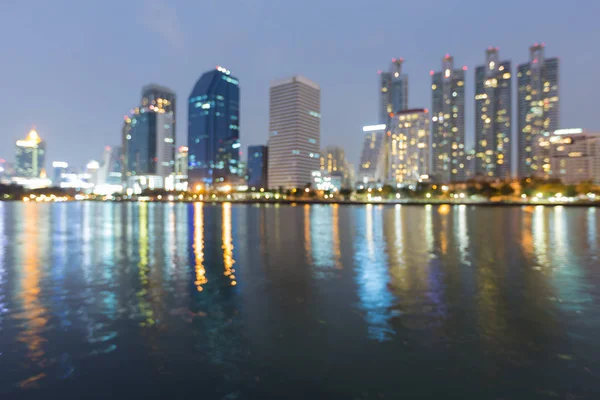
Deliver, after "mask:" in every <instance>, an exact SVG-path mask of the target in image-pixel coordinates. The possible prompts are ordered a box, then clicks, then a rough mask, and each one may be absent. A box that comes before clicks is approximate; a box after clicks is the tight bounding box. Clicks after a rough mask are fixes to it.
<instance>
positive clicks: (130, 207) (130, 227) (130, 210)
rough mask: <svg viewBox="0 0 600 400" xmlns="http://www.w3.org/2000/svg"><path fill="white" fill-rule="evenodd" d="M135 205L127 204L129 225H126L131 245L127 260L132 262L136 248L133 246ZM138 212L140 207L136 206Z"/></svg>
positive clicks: (128, 249)
mask: <svg viewBox="0 0 600 400" xmlns="http://www.w3.org/2000/svg"><path fill="white" fill-rule="evenodd" d="M133 207H134V203H133V202H128V203H127V224H126V229H127V233H126V234H127V241H128V242H129V243H130V245H129V246H127V258H128V259H129V260H131V259H132V258H133V251H134V246H133V229H134V224H133V214H134V208H133ZM136 207H137V210H138V211H139V207H138V206H137V205H136Z"/></svg>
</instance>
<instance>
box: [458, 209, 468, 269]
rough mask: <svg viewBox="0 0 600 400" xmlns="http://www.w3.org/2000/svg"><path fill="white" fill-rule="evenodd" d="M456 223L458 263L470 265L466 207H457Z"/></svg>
mask: <svg viewBox="0 0 600 400" xmlns="http://www.w3.org/2000/svg"><path fill="white" fill-rule="evenodd" d="M457 217H458V223H457V224H456V228H455V234H456V236H457V237H458V249H459V253H460V262H461V263H462V264H464V265H471V262H470V261H469V232H468V228H467V206H466V205H464V204H461V205H459V206H458V216H457Z"/></svg>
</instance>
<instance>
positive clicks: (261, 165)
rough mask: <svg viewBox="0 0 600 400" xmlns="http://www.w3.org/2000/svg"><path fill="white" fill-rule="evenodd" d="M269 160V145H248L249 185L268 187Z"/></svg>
mask: <svg viewBox="0 0 600 400" xmlns="http://www.w3.org/2000/svg"><path fill="white" fill-rule="evenodd" d="M268 160H269V150H268V147H267V146H263V145H255V146H248V186H250V187H251V188H252V187H254V188H258V189H260V188H266V187H267V181H268V180H267V164H268Z"/></svg>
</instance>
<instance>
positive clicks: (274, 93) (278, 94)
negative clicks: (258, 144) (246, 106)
mask: <svg viewBox="0 0 600 400" xmlns="http://www.w3.org/2000/svg"><path fill="white" fill-rule="evenodd" d="M269 97H270V100H269V141H268V147H269V160H268V172H267V176H268V184H269V188H270V189H278V188H284V189H291V188H302V187H305V186H306V185H307V184H310V183H311V181H312V172H313V171H316V170H318V169H319V149H320V144H321V143H320V141H321V89H320V88H319V85H317V84H316V83H314V82H312V81H311V80H309V79H307V78H305V77H302V76H294V77H292V78H288V79H283V80H278V81H275V82H272V83H271V87H270V90H269Z"/></svg>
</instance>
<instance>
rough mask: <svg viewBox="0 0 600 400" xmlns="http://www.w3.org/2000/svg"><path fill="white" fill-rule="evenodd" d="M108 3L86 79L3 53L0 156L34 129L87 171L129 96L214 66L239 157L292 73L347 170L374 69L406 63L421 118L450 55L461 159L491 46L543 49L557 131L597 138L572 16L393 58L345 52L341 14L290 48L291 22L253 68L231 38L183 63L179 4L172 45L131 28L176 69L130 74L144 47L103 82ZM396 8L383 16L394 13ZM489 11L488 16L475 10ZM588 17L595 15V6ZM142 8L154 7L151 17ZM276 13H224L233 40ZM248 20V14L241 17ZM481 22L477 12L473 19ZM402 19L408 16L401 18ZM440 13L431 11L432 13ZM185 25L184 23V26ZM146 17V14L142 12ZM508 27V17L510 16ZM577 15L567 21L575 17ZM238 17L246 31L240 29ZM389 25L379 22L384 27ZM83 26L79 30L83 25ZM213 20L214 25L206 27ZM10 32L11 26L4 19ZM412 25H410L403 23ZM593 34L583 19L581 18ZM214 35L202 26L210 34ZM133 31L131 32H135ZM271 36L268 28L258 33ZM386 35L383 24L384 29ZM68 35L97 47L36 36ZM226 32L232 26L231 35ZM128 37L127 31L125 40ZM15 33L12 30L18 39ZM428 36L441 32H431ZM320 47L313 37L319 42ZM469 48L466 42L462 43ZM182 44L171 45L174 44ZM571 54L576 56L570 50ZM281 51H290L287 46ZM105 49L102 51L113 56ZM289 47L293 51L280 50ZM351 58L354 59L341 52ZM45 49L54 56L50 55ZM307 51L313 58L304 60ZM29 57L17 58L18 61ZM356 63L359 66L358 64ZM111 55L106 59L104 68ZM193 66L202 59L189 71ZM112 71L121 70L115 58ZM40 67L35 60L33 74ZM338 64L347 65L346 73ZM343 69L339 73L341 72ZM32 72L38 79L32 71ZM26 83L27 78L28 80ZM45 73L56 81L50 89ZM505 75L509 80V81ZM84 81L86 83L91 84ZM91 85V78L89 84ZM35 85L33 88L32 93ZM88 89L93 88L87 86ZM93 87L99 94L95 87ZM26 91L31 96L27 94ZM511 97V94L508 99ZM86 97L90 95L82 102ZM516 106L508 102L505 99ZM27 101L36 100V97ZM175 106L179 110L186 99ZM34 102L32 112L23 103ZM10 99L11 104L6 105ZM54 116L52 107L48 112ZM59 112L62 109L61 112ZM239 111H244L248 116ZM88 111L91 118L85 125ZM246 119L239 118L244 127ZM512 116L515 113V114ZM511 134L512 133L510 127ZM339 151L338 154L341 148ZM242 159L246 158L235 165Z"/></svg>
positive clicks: (373, 110) (27, 45)
mask: <svg viewBox="0 0 600 400" xmlns="http://www.w3.org/2000/svg"><path fill="white" fill-rule="evenodd" d="M111 4H112V5H113V6H114V4H115V3H111V2H110V1H109V2H108V3H107V4H105V5H102V6H100V7H98V8H99V10H97V11H98V15H97V16H98V18H99V20H100V21H103V20H104V21H108V20H110V21H111V22H114V24H115V26H116V27H117V28H118V29H116V32H115V33H114V34H113V35H112V36H110V37H109V38H104V39H102V40H101V41H100V46H99V47H98V48H96V49H95V51H97V53H94V54H91V53H89V51H88V52H83V53H82V55H81V61H80V62H79V63H75V64H76V66H82V65H83V66H88V65H89V66H90V70H89V71H87V70H82V69H81V68H78V69H77V73H73V71H74V70H73V67H75V66H70V65H69V64H68V63H69V62H70V60H71V58H69V57H67V56H66V54H65V53H64V52H63V51H58V52H56V53H49V52H48V51H47V50H45V49H44V47H40V46H39V45H35V44H34V43H31V41H32V39H31V38H28V36H27V35H25V34H24V37H23V38H19V40H22V41H23V42H22V46H21V47H23V48H24V49H27V50H23V49H20V48H19V46H15V48H14V49H9V54H8V59H9V60H12V61H11V62H9V63H8V65H7V68H8V71H7V75H13V76H14V77H13V78H12V79H11V82H5V83H6V85H4V86H5V87H6V88H7V90H8V95H7V96H6V99H3V100H0V102H1V104H0V105H2V106H3V109H5V110H7V113H8V115H10V116H11V118H10V119H9V120H7V121H6V122H5V124H3V125H2V126H1V127H0V129H1V131H2V132H3V134H2V135H0V136H1V138H0V148H2V149H4V148H10V147H11V143H14V140H16V139H18V138H19V137H22V135H23V133H24V132H26V131H28V129H29V128H30V127H31V125H34V124H35V125H36V126H37V127H38V130H39V131H40V133H41V134H42V135H43V136H44V138H45V140H46V141H47V142H48V144H49V148H48V154H47V156H48V160H49V161H52V160H65V161H68V162H69V164H70V165H73V166H83V165H85V163H86V162H87V161H88V160H89V159H98V157H100V155H101V149H102V148H103V147H104V146H105V145H111V146H112V145H116V144H118V143H120V140H119V135H120V126H119V118H118V116H120V115H122V114H123V110H128V109H129V108H130V106H131V104H135V102H136V97H137V96H136V94H137V93H138V92H139V87H141V86H143V85H145V84H147V83H149V82H161V83H163V84H165V85H167V86H169V87H171V88H172V89H173V90H174V91H175V92H176V93H177V94H178V95H179V96H184V97H185V96H186V95H187V93H188V92H189V90H190V88H191V86H192V84H193V82H194V80H195V79H197V76H198V75H199V74H200V73H201V72H202V71H204V70H208V69H210V68H214V65H216V64H222V65H224V66H226V67H227V68H229V69H232V70H235V71H236V75H237V76H238V77H239V79H240V80H241V81H243V82H247V84H245V86H244V92H243V94H242V98H241V102H242V103H244V110H245V111H243V112H242V114H243V115H242V118H244V127H243V132H241V137H242V139H241V140H242V144H241V148H242V149H245V148H246V147H247V145H249V144H261V143H266V140H267V135H268V94H267V93H268V82H269V81H270V80H272V79H274V78H276V77H278V76H286V75H293V74H295V73H302V74H304V75H306V76H310V77H311V79H313V80H314V81H316V82H318V83H319V84H320V85H321V86H322V91H323V105H322V110H323V121H322V123H323V127H322V139H323V144H322V145H323V146H326V145H335V144H340V143H344V147H345V150H346V153H347V156H348V159H349V160H350V161H352V162H355V163H357V160H358V154H359V152H360V148H361V144H362V143H361V134H360V127H361V126H363V125H365V124H369V123H375V122H376V119H377V109H378V104H377V97H376V96H377V92H376V89H375V88H376V87H377V79H378V78H377V75H376V71H377V69H382V67H384V68H385V66H386V65H387V64H388V63H389V62H390V60H391V59H392V57H398V56H402V57H404V58H405V64H404V65H403V70H404V71H405V73H407V74H408V75H409V76H410V80H411V82H410V88H409V96H410V99H411V100H410V103H411V105H413V106H421V107H430V101H428V100H427V98H428V97H429V96H428V90H427V88H428V86H429V85H428V84H427V81H428V78H429V77H428V76H427V72H428V71H429V70H430V69H436V66H437V65H439V61H438V60H439V57H440V55H442V54H444V53H446V52H449V53H451V54H453V55H454V56H455V57H456V59H457V60H460V63H461V64H464V65H467V66H468V67H469V70H468V71H467V76H466V82H467V94H466V99H467V103H466V105H465V108H466V110H467V115H466V125H467V129H466V131H467V139H466V142H467V147H469V148H471V147H473V144H474V141H473V135H474V127H473V120H474V116H473V115H472V114H471V113H472V111H473V110H474V84H473V82H474V69H475V68H474V67H475V66H476V65H479V64H481V53H482V50H483V49H485V48H487V47H488V46H490V45H494V46H499V47H500V49H501V52H502V59H507V60H511V61H512V64H513V69H516V66H517V65H519V64H522V63H525V62H527V60H528V47H529V46H530V45H531V44H532V43H534V42H535V41H541V40H543V41H545V42H546V44H547V46H548V47H547V48H548V51H547V56H548V57H555V56H560V57H561V82H562V85H561V93H560V96H561V103H562V104H561V108H562V109H561V124H560V127H574V126H575V127H582V128H587V129H590V130H597V129H596V128H597V123H595V120H594V119H593V112H592V110H591V103H592V102H591V98H592V97H591V96H592V95H591V93H592V92H593V91H592V88H593V86H594V85H595V84H597V82H598V79H597V78H596V77H595V75H594V74H593V69H592V68H591V66H592V65H594V64H595V62H594V60H595V58H596V57H597V56H596V55H594V54H586V52H585V51H584V50H582V49H585V48H586V44H587V48H590V44H591V43H593V42H594V40H595V37H597V34H595V33H594V32H592V30H591V28H589V26H588V25H589V24H587V23H586V21H587V19H588V18H589V17H588V16H587V14H586V15H579V14H581V13H580V12H579V13H577V14H576V15H577V18H578V19H579V20H580V21H581V23H580V24H578V25H577V26H576V27H575V30H570V31H569V32H555V31H553V30H550V29H542V25H541V24H535V23H530V25H528V26H525V19H526V18H525V17H524V16H523V17H521V16H516V17H515V24H516V25H517V26H518V29H516V30H513V31H510V32H506V31H505V30H504V29H500V27H498V28H490V27H487V26H485V25H484V24H483V23H480V22H478V21H471V22H473V26H472V27H470V28H461V27H456V28H454V29H456V31H452V32H456V34H453V35H449V37H447V38H444V39H443V40H441V41H439V40H437V41H436V40H435V35H434V34H433V33H427V32H426V31H424V30H422V29H421V28H419V27H418V26H417V25H416V24H414V25H413V24H409V25H408V26H407V27H403V28H397V27H396V28H394V29H395V30H396V31H397V34H398V35H402V34H404V35H406V34H408V33H412V34H416V33H419V34H422V35H421V36H420V40H419V45H413V44H408V43H406V44H402V45H401V46H392V45H390V43H392V42H393V40H391V39H388V38H390V37H393V34H394V32H395V31H393V30H392V29H391V28H387V27H386V28H380V29H378V30H377V31H376V32H377V34H375V33H372V32H371V33H369V31H368V30H359V33H360V34H362V35H363V36H365V37H364V38H363V39H360V38H359V37H358V36H355V35H354V34H351V35H350V36H349V37H348V40H347V41H354V42H353V43H352V46H350V45H349V44H347V43H346V40H345V39H344V37H345V36H348V33H349V32H350V26H349V25H350V22H351V21H354V22H356V21H357V20H358V16H357V15H355V13H356V12H352V13H350V12H349V11H348V12H347V13H349V14H348V18H349V25H348V26H345V25H344V26H342V27H341V29H340V32H330V31H327V30H323V28H319V29H318V30H317V32H316V33H315V34H311V35H308V34H301V35H299V36H298V39H297V40H296V41H294V40H293V39H292V37H293V36H294V34H295V33H296V31H297V30H299V29H300V26H299V25H298V24H297V23H295V22H293V21H292V22H293V23H291V24H290V26H289V30H290V32H284V33H282V36H281V38H279V39H277V40H276V43H275V44H276V46H274V47H273V49H272V50H271V48H269V46H265V48H262V47H258V48H256V46H255V47H253V48H252V52H253V53H256V54H257V57H256V59H253V58H252V57H249V54H250V53H249V52H250V50H247V49H241V48H238V46H237V45H235V44H233V43H232V42H231V40H232V38H231V37H235V35H236V34H237V35H239V33H238V32H239V31H238V30H237V29H233V32H234V33H233V35H228V38H229V39H227V40H226V42H227V43H229V44H230V47H231V48H229V49H227V50H223V51H221V49H222V46H221V44H220V43H219V44H217V45H210V46H209V45H206V46H207V48H204V47H203V48H202V51H201V52H200V53H201V54H200V55H194V54H192V53H193V52H194V51H195V48H194V46H193V45H192V43H191V38H192V30H191V29H192V28H191V25H190V21H189V20H190V17H191V15H193V14H194V12H196V11H198V9H197V8H196V7H195V6H194V5H192V4H191V3H189V4H188V5H186V3H185V2H179V3H178V5H177V6H174V7H172V8H171V7H166V6H164V7H165V9H166V10H167V12H165V13H164V18H165V19H167V20H169V18H171V17H169V16H170V15H174V17H172V19H173V20H175V21H181V23H182V24H181V26H182V27H181V32H180V34H179V36H178V35H172V36H174V38H175V40H174V41H173V42H170V41H169V40H167V39H165V37H169V36H168V35H166V36H164V34H162V35H161V34H159V33H156V32H155V30H154V29H155V28H149V27H148V26H147V24H145V23H144V22H143V20H142V21H140V20H136V21H135V24H134V25H136V27H141V28H144V29H146V31H145V32H146V33H147V36H148V37H151V38H153V39H154V40H153V41H154V42H155V43H154V44H153V46H155V47H156V51H157V52H158V53H159V54H162V55H164V56H165V58H166V59H168V58H169V57H168V56H178V57H180V58H181V59H182V60H183V61H182V62H181V63H179V64H177V65H175V64H173V63H172V62H169V63H164V62H161V61H159V62H157V63H156V64H155V65H154V66H150V67H148V66H145V67H144V68H143V69H142V68H139V67H138V66H139V65H140V63H139V61H136V60H135V59H134V58H135V54H137V53H136V52H137V51H141V50H148V47H147V46H148V45H147V44H144V45H143V46H142V49H140V50H135V49H133V50H132V51H133V52H134V55H133V56H132V57H131V58H129V57H128V58H126V60H127V62H124V63H123V62H122V63H118V64H117V65H115V66H110V67H109V68H106V69H105V70H102V71H99V70H98V69H94V68H91V67H92V63H95V62H96V58H97V57H104V58H106V59H110V58H113V57H115V56H119V57H120V55H121V53H122V51H123V50H122V49H121V47H122V46H121V47H120V46H119V44H118V43H119V41H118V39H121V38H124V36H122V34H123V32H122V31H123V30H125V29H126V28H125V25H124V24H125V20H126V19H127V18H125V17H118V18H116V19H114V20H113V19H112V13H111V12H110V11H111V10H112V8H111ZM516 6H517V3H516V2H511V3H509V4H508V5H507V6H506V8H507V10H497V11H496V10H494V12H497V13H498V14H499V16H502V15H506V14H508V11H509V9H511V8H512V9H513V10H514V9H515V8H516ZM78 7H79V8H81V9H82V10H83V11H86V10H87V9H88V6H87V5H80V6H78ZM211 7H216V8H217V9H216V10H214V9H211V10H210V11H211V12H215V15H216V13H217V11H219V10H220V6H211ZM393 7H395V6H393V5H392V8H393ZM447 7H449V6H446V5H441V6H440V7H439V8H440V10H439V12H440V13H441V12H442V11H444V10H446V11H448V10H447V9H446V8H447ZM485 7H488V6H485ZM522 7H523V8H524V10H523V14H524V15H526V14H527V12H526V11H527V10H528V9H530V8H531V9H533V5H529V4H527V5H524V6H523V5H522ZM592 7H597V6H596V5H595V4H593V5H592ZM149 8H152V7H149ZM286 8H294V7H292V6H290V7H286V6H283V7H275V8H274V9H273V10H269V11H263V12H261V13H254V14H252V13H250V15H247V16H244V15H242V14H244V13H242V12H239V11H234V12H233V13H234V16H233V17H234V20H235V21H237V24H238V25H236V26H239V27H240V29H241V31H244V29H246V30H247V29H248V26H249V24H248V22H250V21H252V18H258V17H261V18H264V17H267V18H268V17H269V16H275V15H280V14H283V13H284V11H286V10H285V9H286ZM467 8H468V4H465V5H461V6H460V7H457V10H456V11H454V12H452V15H454V16H456V17H457V18H458V21H456V18H455V21H454V22H453V24H452V25H457V26H458V25H460V21H463V22H464V21H465V20H466V19H467V17H468V13H467V15H465V16H460V15H459V14H460V12H464V11H465V10H467ZM61 9H62V6H61V5H60V4H59V5H57V6H55V7H54V9H52V8H50V7H46V6H45V5H40V6H39V7H38V9H35V10H34V9H30V6H28V5H24V4H23V5H19V4H11V5H8V6H5V9H3V11H4V12H3V17H6V16H8V18H6V20H5V18H3V17H0V19H2V22H3V27H4V28H0V29H16V27H15V25H14V21H12V20H11V18H10V17H11V16H18V15H19V14H20V13H25V12H27V13H31V16H32V18H33V20H34V22H37V24H34V27H33V28H32V29H31V31H32V32H33V33H36V32H37V35H38V36H39V32H38V30H39V29H45V28H44V27H45V26H46V24H47V22H44V21H43V18H42V17H45V16H46V14H48V17H52V18H58V17H59V16H60V12H59V11H60V10H61ZM133 9H134V6H133V5H127V6H125V9H124V13H125V14H126V16H127V13H128V12H133ZM423 9H425V7H424V6H417V7H416V10H415V11H414V12H415V13H418V12H420V11H423ZM550 9H551V7H550V5H548V10H546V9H538V8H536V12H539V13H540V16H545V18H550V19H551V18H552V17H553V16H554V17H557V13H556V12H551V11H549V10H550ZM246 11H247V9H246ZM361 11H362V12H364V14H365V16H368V15H372V14H373V12H372V11H370V10H368V9H367V8H366V7H365V8H364V9H362V10H361ZM482 11H485V10H482ZM331 12H332V11H330V10H329V9H326V10H324V13H323V14H324V16H322V17H318V16H317V17H315V18H318V19H320V18H323V17H326V16H331ZM411 12H412V11H411ZM436 12H438V11H436ZM188 13H189V14H190V16H188V15H187V14H188ZM569 13H574V11H571V10H566V11H565V13H564V15H565V17H568V16H569V15H570V14H569ZM88 14H90V15H91V11H90V10H87V13H86V12H84V17H85V16H86V15H88ZM150 14H152V16H153V17H155V18H158V17H156V16H155V15H154V11H151V12H150ZM511 15H512V14H511ZM574 15H575V14H574ZM246 17H248V19H246ZM385 18H387V17H384V19H385ZM84 19H85V18H84ZM216 19H217V20H220V18H216ZM13 20H16V18H13ZM409 20H410V18H409ZM590 22H591V18H590ZM211 23H212V22H211ZM449 24H450V23H449V22H444V21H441V26H440V29H443V28H446V29H449V27H450V25H449ZM138 25H139V26H138ZM268 25H269V24H268ZM382 25H384V24H382ZM75 27H77V28H81V29H82V31H81V35H79V36H82V37H84V38H91V39H93V38H96V33H95V32H96V31H95V28H97V26H95V24H91V26H90V27H87V26H83V25H82V24H81V23H67V24H65V26H62V27H55V26H53V29H50V30H48V29H45V31H48V35H49V36H50V38H52V37H60V38H61V40H63V41H65V43H66V44H68V45H70V46H66V47H67V48H69V47H73V48H75V49H78V48H79V47H78V46H79V45H80V43H81V39H80V38H75V37H71V36H69V32H71V31H72V30H73V29H74V28H75ZM234 28H235V26H234ZM127 29H129V28H127ZM478 29H480V30H482V33H481V34H478V35H473V33H474V32H475V31H477V30H478ZM17 31H18V29H17ZM273 31H274V27H273V26H272V24H270V25H269V26H267V27H265V28H264V29H263V28H259V29H258V30H257V31H256V32H254V31H253V32H251V33H252V35H251V36H252V37H253V38H257V37H271V36H269V35H270V34H271V33H272V32H273ZM436 32H439V29H438V28H436ZM319 35H320V36H319ZM471 36H476V37H471ZM177 39H180V40H177ZM179 42H181V43H183V45H182V46H181V47H178V45H170V43H179ZM423 43H426V44H427V51H426V52H423V50H422V49H421V48H420V46H421V44H423ZM573 44H575V45H573ZM290 45H291V46H290ZM325 45H328V46H332V45H333V46H337V47H338V50H340V51H338V52H329V53H335V54H328V52H325V48H326V47H328V46H325ZM111 46H112V47H111ZM288 47H291V49H289V50H288ZM294 47H299V49H300V53H301V54H302V55H303V56H302V57H299V56H298V55H294V54H292V52H293V50H294ZM351 47H352V52H351V51H350V50H351V49H350V48H351ZM50 48H54V47H53V45H51V46H50ZM313 49H314V51H313ZM26 53H27V54H26ZM356 54H359V55H360V57H359V59H357V58H356ZM109 55H111V56H112V57H108V56H109ZM266 55H269V56H270V57H271V58H269V60H270V62H269V63H267V64H265V63H264V61H265V56H266ZM34 56H35V59H36V60H37V62H35V63H34V62H31V63H30V62H28V60H30V57H34ZM350 57H351V58H352V60H353V63H350V64H353V65H350V66H348V65H347V64H349V63H347V60H348V59H350ZM196 58H198V59H202V61H201V62H197V61H196ZM121 59H122V58H121ZM40 60H43V61H44V62H43V64H41V62H40ZM345 60H346V61H345ZM342 62H344V67H342V66H341V65H342V64H341V63H342ZM105 64H106V62H100V65H102V66H103V65H105ZM19 65H27V68H24V69H23V71H24V72H29V75H27V76H26V75H23V74H20V73H17V72H19V71H17V69H18V67H19ZM41 65H43V66H44V68H41ZM32 73H35V74H33V75H35V76H32ZM50 73H52V74H53V75H52V76H54V78H52V79H51V78H50V75H47V74H50ZM513 73H515V72H514V71H513ZM92 75H93V76H94V79H91V76H92ZM98 75H100V76H99V77H98ZM40 79H42V80H43V81H40ZM94 80H95V81H96V82H93V81H94ZM98 81H99V82H98ZM55 82H60V85H61V87H62V88H61V90H60V91H57V90H55V89H53V87H55V85H56V83H55ZM34 90H35V91H34ZM514 91H515V90H513V92H514ZM349 92H351V93H354V94H356V95H355V96H347V95H344V94H347V93H349ZM89 93H93V96H90V95H89ZM514 95H515V94H514V93H513V96H514ZM33 96H34V97H35V98H34V97H33ZM184 97H182V98H184ZM32 98H34V100H33V101H32ZM8 99H10V101H9V100H8ZM58 104H61V107H58ZM64 105H68V107H64ZM184 107H185V104H184V103H181V102H180V104H179V107H178V119H179V121H180V122H181V121H183V120H186V119H187V112H186V110H185V109H184ZM246 107H247V108H246ZM515 108H516V102H513V109H515ZM92 110H94V111H93V113H92ZM342 112H344V113H347V114H349V115H348V117H347V118H338V117H337V116H338V115H340V113H342ZM244 115H246V117H244ZM513 115H514V111H513ZM82 118H86V119H88V118H94V119H95V122H94V124H92V126H91V130H90V131H89V132H88V129H87V128H86V133H87V135H86V137H80V136H82V135H80V132H81V131H82V126H83V120H82ZM513 125H516V124H515V121H513ZM184 128H185V126H184V124H181V123H180V124H179V127H178V129H177V140H176V143H177V145H180V144H186V132H185V129H184ZM348 132H353V133H355V135H356V136H355V137H356V139H355V140H352V141H348V140H346V136H347V135H348ZM346 143H347V144H346ZM0 156H1V157H4V158H7V159H12V154H10V152H4V151H2V154H0ZM244 157H245V156H244Z"/></svg>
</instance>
